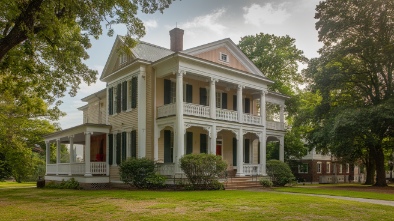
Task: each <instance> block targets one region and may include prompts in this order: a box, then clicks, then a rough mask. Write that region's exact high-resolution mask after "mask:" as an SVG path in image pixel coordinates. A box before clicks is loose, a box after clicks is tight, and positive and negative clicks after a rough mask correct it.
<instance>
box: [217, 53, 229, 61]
mask: <svg viewBox="0 0 394 221" xmlns="http://www.w3.org/2000/svg"><path fill="white" fill-rule="evenodd" d="M219 60H221V61H224V62H229V57H228V55H227V54H224V53H222V52H220V57H219Z"/></svg>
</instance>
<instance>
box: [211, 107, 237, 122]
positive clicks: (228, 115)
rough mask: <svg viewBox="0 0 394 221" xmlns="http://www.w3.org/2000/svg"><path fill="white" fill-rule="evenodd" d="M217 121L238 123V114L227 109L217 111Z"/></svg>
mask: <svg viewBox="0 0 394 221" xmlns="http://www.w3.org/2000/svg"><path fill="white" fill-rule="evenodd" d="M216 119H218V120H226V121H235V122H237V121H238V112H237V111H233V110H226V109H218V108H217V109H216Z"/></svg>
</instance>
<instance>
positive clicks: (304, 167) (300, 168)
mask: <svg viewBox="0 0 394 221" xmlns="http://www.w3.org/2000/svg"><path fill="white" fill-rule="evenodd" d="M298 173H308V164H307V163H303V164H301V165H298Z"/></svg>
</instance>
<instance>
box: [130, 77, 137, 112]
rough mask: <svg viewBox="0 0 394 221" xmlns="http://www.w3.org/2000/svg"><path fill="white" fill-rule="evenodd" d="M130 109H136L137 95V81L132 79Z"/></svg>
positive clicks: (134, 78)
mask: <svg viewBox="0 0 394 221" xmlns="http://www.w3.org/2000/svg"><path fill="white" fill-rule="evenodd" d="M131 92H132V93H131V108H136V107H137V94H138V79H137V77H133V78H132V79H131Z"/></svg>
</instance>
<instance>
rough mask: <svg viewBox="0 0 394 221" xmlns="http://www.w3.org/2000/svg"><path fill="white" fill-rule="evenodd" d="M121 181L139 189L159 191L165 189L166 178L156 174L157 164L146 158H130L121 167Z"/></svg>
mask: <svg viewBox="0 0 394 221" xmlns="http://www.w3.org/2000/svg"><path fill="white" fill-rule="evenodd" d="M119 175H120V179H121V180H122V181H123V182H124V183H126V184H128V185H130V186H135V187H137V188H139V189H157V188H162V187H164V182H165V180H166V178H165V177H164V176H161V175H159V174H156V173H155V163H154V162H153V161H152V160H149V159H146V158H140V159H134V158H129V159H127V160H126V161H123V162H122V164H121V165H120V167H119Z"/></svg>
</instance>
